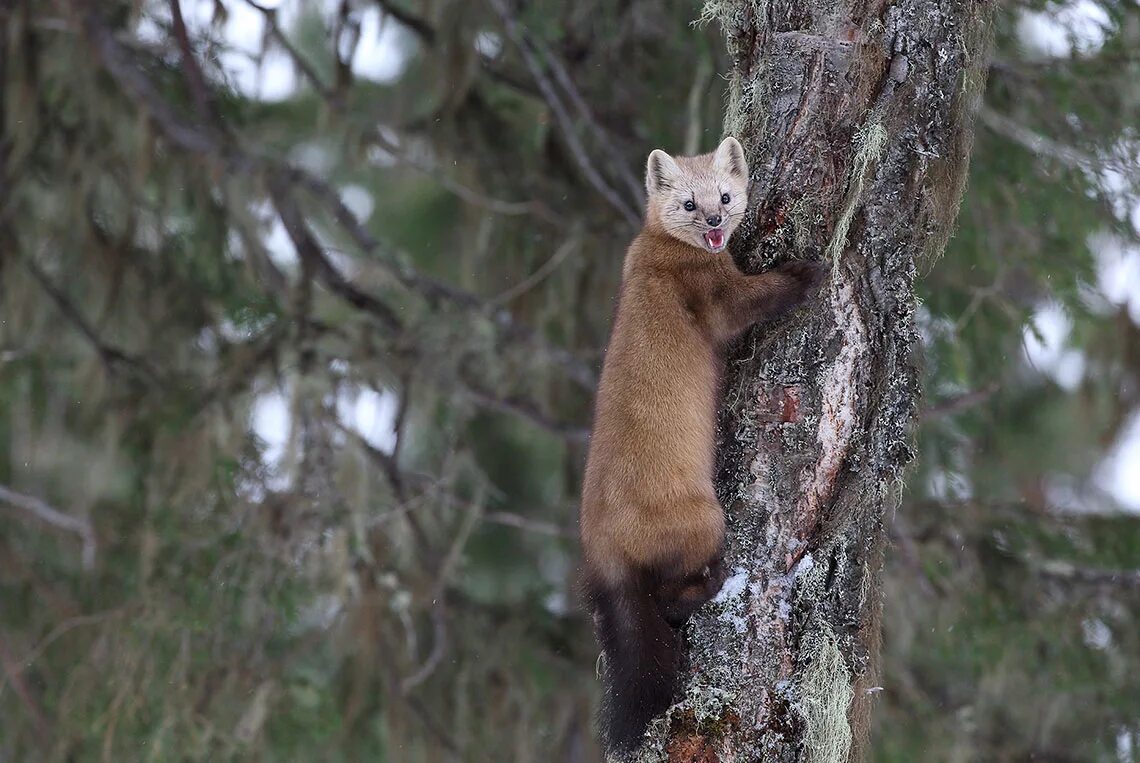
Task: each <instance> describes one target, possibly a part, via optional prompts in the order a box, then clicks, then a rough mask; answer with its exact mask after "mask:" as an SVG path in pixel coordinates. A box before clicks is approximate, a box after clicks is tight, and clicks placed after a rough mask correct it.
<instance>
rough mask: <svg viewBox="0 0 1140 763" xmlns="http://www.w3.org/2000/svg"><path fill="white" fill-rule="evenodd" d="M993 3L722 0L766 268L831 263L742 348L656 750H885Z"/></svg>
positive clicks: (748, 753) (733, 754) (733, 102)
mask: <svg viewBox="0 0 1140 763" xmlns="http://www.w3.org/2000/svg"><path fill="white" fill-rule="evenodd" d="M991 12H992V8H991V6H990V4H988V3H984V2H973V1H970V0H942V1H932V0H910V1H904V2H899V3H895V4H888V3H886V2H882V1H881V0H880V1H879V2H874V1H872V2H863V1H860V0H843V1H842V2H839V3H834V2H829V0H814V1H813V2H796V1H795V0H766V1H764V2H759V1H757V0H710V2H709V3H707V4H706V6H705V9H704V12H703V14H702V19H703V20H706V21H711V20H715V21H717V22H718V23H719V24H720V25H721V27H722V28H723V30H724V32H725V36H726V41H727V46H728V52H729V55H730V58H731V61H732V70H731V72H730V73H729V102H728V104H727V108H726V116H725V131H726V133H727V134H732V135H736V137H738V138H739V139H740V140H741V142H742V143H743V144H744V146H745V150H746V152H747V153H748V157H749V162H750V167H751V171H752V176H751V179H750V180H751V190H750V202H751V205H752V207H751V208H752V210H753V213H752V214H751V215H749V217H748V219H747V220H746V221H745V222H744V223H743V224H742V226H741V228H740V230H739V232H738V233H737V235H736V236H735V237H734V240H733V242H732V251H733V256H734V257H735V258H736V260H737V263H738V264H739V265H740V266H741V267H742V268H743V269H745V270H756V269H760V268H763V267H768V266H770V265H771V264H773V263H774V262H781V261H785V260H788V259H799V258H806V259H829V260H831V262H832V263H833V269H832V275H831V277H830V279H829V282H828V284H827V285H826V286H825V287H824V290H823V292H822V293H821V294H820V297H819V298H818V300H817V301H816V302H815V303H813V304H812V305H810V306H808V307H807V308H804V309H802V310H800V311H798V312H797V313H796V314H795V315H793V316H791V317H790V318H788V319H786V320H784V321H782V322H780V323H778V324H773V325H767V326H761V327H757V328H756V329H754V330H753V331H752V332H751V333H750V334H749V335H747V336H746V337H745V338H744V339H743V340H742V341H741V342H740V344H739V346H738V347H737V348H736V349H735V351H734V352H733V354H732V355H731V357H730V359H729V362H728V364H727V373H726V380H725V390H726V392H725V403H724V406H723V408H722V411H721V422H720V423H721V426H720V434H719V438H720V441H719V443H718V448H719V463H720V470H719V474H718V492H719V494H720V498H721V500H722V503H723V505H724V506H725V509H726V514H727V518H728V523H729V533H728V551H727V559H726V563H727V566H728V569H729V570H730V571H731V572H730V576H729V579H728V581H727V583H726V584H725V587H724V589H723V590H722V592H721V595H720V596H719V597H718V598H717V600H716V601H714V602H712V603H711V604H709V605H708V606H707V607H706V608H704V609H703V610H702V611H701V612H700V613H698V615H697V616H696V617H695V618H694V621H693V622H692V623H691V624H690V626H689V628H688V629H687V637H688V640H689V643H690V666H691V670H690V676H689V682H688V688H687V691H686V693H685V695H684V697H683V699H682V700H681V701H680V702H679V703H678V704H677V705H676V706H674V708H672V710H671V711H670V713H669V714H668V717H667V718H664V719H661V720H660V721H659V722H658V723H657V724H656V725H655V726H654V728H653V731H652V733H651V739H650V741H649V742H648V743H647V744H646V745H645V747H644V748H643V749H642V750H641V751H640V754H639V760H643V761H651V760H652V761H658V760H686V761H689V760H700V761H745V760H747V761H757V760H759V761H827V762H828V763H830V762H831V761H846V760H859V759H861V758H862V757H863V754H864V751H865V750H866V747H867V740H866V736H867V728H868V715H869V709H870V703H871V700H872V699H873V696H874V694H875V693H876V691H877V690H878V687H877V686H875V680H876V669H875V662H876V658H877V655H878V647H879V644H878V639H879V619H880V617H879V614H880V610H881V606H882V602H881V594H880V580H881V568H882V559H883V552H884V548H885V535H886V520H887V514H888V512H889V511H890V510H891V509H892V508H893V507H894V505H895V502H896V500H897V496H898V494H899V490H900V489H901V487H900V486H901V479H902V470H903V468H904V467H905V465H906V464H907V463H908V462H909V461H910V459H911V457H912V444H911V435H910V424H911V419H912V416H913V411H914V408H915V404H916V398H917V372H916V360H915V358H914V357H913V355H912V353H913V348H914V347H915V344H916V342H915V339H916V331H915V326H914V308H915V303H914V290H913V286H914V279H915V274H916V272H917V268H916V266H917V264H918V263H919V262H921V261H925V260H928V259H929V258H931V257H932V256H937V255H938V254H940V253H941V251H942V249H943V248H944V246H945V244H946V241H947V239H948V238H949V235H950V233H951V230H952V226H953V222H954V217H955V215H956V210H957V207H958V203H959V201H960V199H961V195H962V191H963V187H964V178H965V175H966V168H967V163H968V155H969V147H970V143H971V136H972V130H973V114H974V111H975V110H976V106H977V102H978V96H979V95H980V93H981V91H982V88H983V86H984V72H985V67H984V62H985V57H986V53H987V49H988V39H989V18H990V14H991Z"/></svg>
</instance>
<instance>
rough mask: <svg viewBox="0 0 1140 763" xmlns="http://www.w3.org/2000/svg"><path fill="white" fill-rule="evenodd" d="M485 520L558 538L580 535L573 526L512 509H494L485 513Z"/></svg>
mask: <svg viewBox="0 0 1140 763" xmlns="http://www.w3.org/2000/svg"><path fill="white" fill-rule="evenodd" d="M483 521H484V522H491V523H492V524H496V525H503V526H505V527H515V528H518V529H519V530H527V531H528V532H533V533H538V534H539V535H553V536H554V537H556V538H577V537H578V533H577V532H576V531H575V530H574V529H573V528H571V527H562V526H561V525H556V524H554V523H553V522H542V521H540V520H537V519H529V518H528V517H524V516H522V515H521V514H515V513H513V512H510V511H492V512H490V513H488V514H484V515H483Z"/></svg>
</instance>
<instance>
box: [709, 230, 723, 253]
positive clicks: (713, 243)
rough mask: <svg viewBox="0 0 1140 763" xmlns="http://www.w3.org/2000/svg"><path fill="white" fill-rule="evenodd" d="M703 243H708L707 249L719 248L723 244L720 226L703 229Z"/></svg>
mask: <svg viewBox="0 0 1140 763" xmlns="http://www.w3.org/2000/svg"><path fill="white" fill-rule="evenodd" d="M705 243H706V244H708V247H709V249H712V250H714V251H716V250H719V249H720V248H721V247H723V246H724V231H723V230H721V229H720V228H712V229H711V230H707V231H705Z"/></svg>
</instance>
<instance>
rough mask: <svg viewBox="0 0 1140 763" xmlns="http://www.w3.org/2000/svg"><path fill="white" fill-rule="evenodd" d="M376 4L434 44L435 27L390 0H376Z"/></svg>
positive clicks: (424, 39) (423, 38) (430, 43)
mask: <svg viewBox="0 0 1140 763" xmlns="http://www.w3.org/2000/svg"><path fill="white" fill-rule="evenodd" d="M376 2H377V4H378V5H379V6H380V8H381V9H382V10H383V11H384V13H386V14H388V15H389V16H391V17H392V18H394V19H395V20H396V21H398V22H400V23H401V24H403V25H404V26H405V27H407V28H408V29H410V30H411V31H412V32H414V33H415V34H416V36H417V37H419V38H420V39H421V40H423V41H424V42H425V43H426V44H428V45H434V44H435V39H436V33H435V28H434V27H433V26H432V25H431V24H429V23H428V22H427V21H425V20H424V19H422V18H420V17H419V16H415V15H413V14H411V13H409V12H408V11H406V10H404V9H403V8H400V7H399V6H397V5H396V4H395V3H394V2H392V0H376Z"/></svg>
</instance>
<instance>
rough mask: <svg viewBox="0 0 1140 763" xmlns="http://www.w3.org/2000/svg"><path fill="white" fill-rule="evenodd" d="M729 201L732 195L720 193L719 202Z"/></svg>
mask: <svg viewBox="0 0 1140 763" xmlns="http://www.w3.org/2000/svg"><path fill="white" fill-rule="evenodd" d="M730 201H732V197H731V196H729V195H728V194H727V193H722V194H721V195H720V203H721V204H728V202H730Z"/></svg>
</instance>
